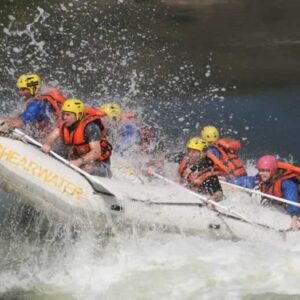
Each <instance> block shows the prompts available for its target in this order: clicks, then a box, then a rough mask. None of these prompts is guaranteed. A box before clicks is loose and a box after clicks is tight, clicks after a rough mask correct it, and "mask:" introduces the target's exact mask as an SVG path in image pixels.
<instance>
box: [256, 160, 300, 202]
mask: <svg viewBox="0 0 300 300" xmlns="http://www.w3.org/2000/svg"><path fill="white" fill-rule="evenodd" d="M277 165H278V169H277V171H276V174H275V175H274V176H273V177H272V178H271V180H268V182H263V181H262V180H261V178H260V176H258V184H259V189H260V191H261V192H263V193H265V194H269V195H272V196H276V197H280V198H282V197H283V193H282V188H281V185H282V182H283V181H284V180H286V179H294V180H296V182H297V183H298V187H299V177H298V176H299V174H300V168H298V167H296V166H293V165H291V164H289V163H284V162H278V164H277Z"/></svg>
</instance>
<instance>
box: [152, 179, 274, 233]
mask: <svg viewBox="0 0 300 300" xmlns="http://www.w3.org/2000/svg"><path fill="white" fill-rule="evenodd" d="M153 175H154V176H155V177H157V178H159V179H161V180H163V181H165V182H167V183H169V184H172V185H176V186H179V187H181V188H182V189H184V190H185V191H186V192H188V193H190V194H191V195H193V196H195V197H197V198H198V199H200V200H201V201H202V202H204V203H206V204H209V203H210V204H212V205H214V207H217V208H219V209H222V210H224V211H226V212H227V214H224V213H222V212H220V211H219V210H217V209H215V211H216V212H218V214H221V215H223V216H226V217H229V218H232V219H236V220H240V221H243V222H245V223H248V224H251V225H253V226H256V227H263V228H266V229H272V230H275V231H276V232H279V231H278V230H276V229H275V228H272V227H270V226H268V225H265V224H261V223H255V222H252V221H251V220H249V219H248V218H247V217H245V216H244V215H242V214H241V213H239V212H238V211H236V210H233V209H231V208H228V207H226V206H223V205H221V204H219V203H217V202H215V201H213V200H210V199H207V198H206V197H205V196H202V195H200V194H197V193H196V192H194V191H191V190H189V189H187V188H185V187H183V186H181V185H179V184H178V183H176V182H174V181H172V180H170V179H168V178H165V177H163V176H161V175H160V174H157V173H153ZM183 203H184V202H183ZM228 213H229V214H228ZM232 214H233V215H235V216H233V215H232Z"/></svg>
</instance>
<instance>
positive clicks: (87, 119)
mask: <svg viewBox="0 0 300 300" xmlns="http://www.w3.org/2000/svg"><path fill="white" fill-rule="evenodd" d="M92 122H95V123H96V124H97V125H98V126H99V128H100V131H101V140H100V141H99V142H100V146H101V155H100V157H99V158H98V160H100V161H104V160H107V159H108V158H109V157H110V155H111V152H112V146H111V144H110V143H109V142H108V141H107V140H106V137H105V130H104V126H103V124H102V122H101V119H100V117H99V116H89V115H86V116H84V117H83V118H82V120H81V121H80V123H79V124H78V126H77V128H76V129H75V130H74V131H72V132H71V133H70V132H69V130H68V129H67V128H66V127H65V126H64V124H63V122H62V121H61V122H60V127H59V128H60V135H61V138H62V140H63V143H64V144H65V145H69V146H72V151H73V153H72V154H73V155H75V157H81V156H83V155H85V154H86V153H88V152H90V151H91V149H90V146H89V144H88V142H87V141H86V138H85V136H84V130H85V128H86V126H87V125H88V124H90V123H92Z"/></svg>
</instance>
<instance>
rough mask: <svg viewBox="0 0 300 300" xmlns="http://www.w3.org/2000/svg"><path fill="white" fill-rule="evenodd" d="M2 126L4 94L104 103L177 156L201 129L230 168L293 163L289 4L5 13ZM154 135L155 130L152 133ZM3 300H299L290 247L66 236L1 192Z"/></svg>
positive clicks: (294, 69) (294, 18)
mask: <svg viewBox="0 0 300 300" xmlns="http://www.w3.org/2000/svg"><path fill="white" fill-rule="evenodd" d="M1 6H2V9H1V10H0V37H1V39H0V44H1V47H0V53H1V61H0V67H1V69H2V72H1V73H0V80H1V82H2V85H1V87H0V91H1V94H2V101H1V106H0V111H1V113H2V114H11V113H12V114H15V113H17V112H19V111H20V110H21V109H22V103H20V100H19V99H18V97H17V94H16V89H15V82H16V79H17V78H18V76H19V75H20V74H22V73H24V72H37V73H39V74H40V75H41V77H42V79H43V82H44V83H45V84H50V85H55V86H58V87H60V88H62V89H63V90H64V91H66V94H67V95H68V96H69V97H76V98H81V99H83V100H85V101H87V102H88V103H89V104H92V105H95V106H99V105H100V104H102V103H105V102H108V101H109V102H111V101H116V102H118V103H120V104H121V106H122V107H123V108H124V110H131V111H138V112H139V114H140V117H141V118H142V120H144V121H145V122H146V123H150V124H157V125H158V127H160V128H161V129H162V131H163V132H164V134H165V135H166V149H165V150H166V151H169V150H172V151H174V150H175V151H177V150H182V149H183V147H184V145H185V142H186V140H187V139H188V138H189V137H191V136H194V135H198V134H199V131H200V129H201V127H202V126H204V125H206V124H208V123H209V124H213V125H216V126H217V127H218V128H220V131H221V133H222V135H230V136H233V137H236V138H237V139H239V140H240V141H241V142H242V145H243V148H242V149H241V156H242V158H243V159H245V160H249V159H256V158H257V157H258V156H259V155H262V154H264V153H275V154H278V155H279V156H280V157H282V158H283V159H287V160H295V161H296V162H297V163H299V162H300V155H299V151H298V149H299V147H300V141H299V139H298V138H297V137H298V133H299V129H300V128H299V122H298V112H299V101H298V97H299V90H300V89H299V78H300V76H299V75H300V74H299V73H300V66H299V61H300V60H299V56H300V51H299V47H300V42H299V41H300V32H299V26H300V24H299V23H300V19H299V18H298V12H299V8H300V2H298V1H271V0H270V1H258V0H252V1H250V0H249V1H247V0H244V1H213V0H210V1H209V0H205V1H193V0H190V1H188V0H186V1H184V0H181V1H179V0H178V1H175V0H170V1H169V0H165V1H138V0H136V1H126V0H118V1H109V0H107V1H106V0H101V1H93V0H88V1H79V0H78V1H76V0H73V1H57V0H52V1H46V0H39V1H38V0H24V1H16V0H10V1H9V0H7V1H6V0H4V1H2V2H1ZM159 132H161V131H159ZM0 198H1V202H0V204H1V205H0V214H1V218H2V219H1V222H0V249H1V250H0V253H1V255H0V257H1V262H0V264H1V272H0V294H1V295H3V298H5V299H199V298H201V299H291V298H293V299H299V296H298V294H299V279H300V278H299V272H298V270H299V267H300V260H299V249H300V248H299V246H298V243H297V242H298V241H295V242H294V243H293V244H289V245H286V244H283V243H281V242H278V243H275V244H272V245H270V244H268V243H255V242H247V241H239V242H233V241H224V240H216V239H215V237H214V236H213V235H211V236H210V235H208V236H204V237H191V236H185V235H172V234H161V233H157V232H149V233H146V234H144V235H143V236H139V235H138V234H135V233H131V234H128V235H124V234H122V233H121V234H118V233H116V234H115V235H113V236H103V235H100V234H99V233H98V232H97V231H94V230H87V231H83V232H81V231H78V230H77V228H70V227H68V226H65V225H64V224H57V223H54V222H52V221H51V220H49V219H48V218H47V216H46V215H44V214H43V213H41V212H36V211H34V210H33V209H32V208H30V207H26V206H24V205H23V204H22V199H19V198H17V197H15V195H13V194H10V195H7V194H6V193H5V192H2V193H1V197H0Z"/></svg>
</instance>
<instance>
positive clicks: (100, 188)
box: [14, 128, 117, 198]
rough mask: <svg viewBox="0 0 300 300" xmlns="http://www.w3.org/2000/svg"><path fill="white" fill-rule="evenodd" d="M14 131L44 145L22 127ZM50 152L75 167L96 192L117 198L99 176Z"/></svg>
mask: <svg viewBox="0 0 300 300" xmlns="http://www.w3.org/2000/svg"><path fill="white" fill-rule="evenodd" d="M14 132H15V133H16V134H17V135H19V136H21V137H22V138H24V139H26V140H27V141H28V142H30V143H31V144H33V145H36V146H38V147H39V148H41V147H42V144H41V143H39V142H38V141H36V140H35V139H33V138H32V137H30V136H28V135H27V134H25V133H24V132H23V131H21V130H20V129H17V128H15V129H14ZM50 154H51V155H52V156H53V157H55V158H56V159H58V160H59V161H61V162H62V163H64V164H65V165H67V166H68V167H70V168H72V169H74V170H75V171H76V172H78V173H80V174H81V175H82V176H83V177H85V178H86V180H87V181H88V182H89V183H90V184H91V185H92V187H93V188H94V190H95V191H96V192H98V193H101V194H104V195H108V196H111V197H115V198H117V197H116V195H115V194H114V193H112V192H111V191H110V189H109V188H108V187H106V186H105V184H104V183H103V182H101V180H99V179H98V178H95V177H94V176H92V175H90V174H89V173H87V172H85V171H84V170H82V169H80V168H78V167H76V166H74V165H72V164H71V163H70V162H69V161H68V160H66V159H64V158H63V157H61V156H60V155H58V154H57V153H55V152H54V151H50Z"/></svg>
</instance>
